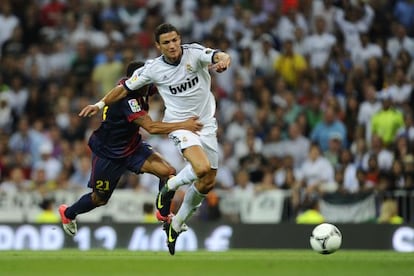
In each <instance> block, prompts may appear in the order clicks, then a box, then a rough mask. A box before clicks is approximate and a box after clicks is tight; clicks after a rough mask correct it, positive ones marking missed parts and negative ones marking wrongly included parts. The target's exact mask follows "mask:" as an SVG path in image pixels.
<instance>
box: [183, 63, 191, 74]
mask: <svg viewBox="0 0 414 276" xmlns="http://www.w3.org/2000/svg"><path fill="white" fill-rule="evenodd" d="M185 67H186V70H187V72H188V73H191V72H193V66H191V64H190V63H187V64H186V65H185Z"/></svg>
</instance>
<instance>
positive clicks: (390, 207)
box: [378, 199, 404, 224]
mask: <svg viewBox="0 0 414 276" xmlns="http://www.w3.org/2000/svg"><path fill="white" fill-rule="evenodd" d="M403 222H404V219H403V218H402V217H401V216H400V215H399V212H398V205H397V201H395V200H393V199H387V200H384V202H382V204H381V209H380V214H379V216H378V223H389V224H402V223H403Z"/></svg>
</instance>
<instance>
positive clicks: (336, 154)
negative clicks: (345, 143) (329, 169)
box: [323, 133, 342, 168]
mask: <svg viewBox="0 0 414 276" xmlns="http://www.w3.org/2000/svg"><path fill="white" fill-rule="evenodd" d="M341 150H342V137H341V135H339V134H337V133H333V134H331V136H330V137H329V142H328V149H327V150H326V151H324V152H323V156H324V157H325V158H326V159H327V160H328V161H329V163H331V165H332V166H333V167H334V168H335V167H337V166H338V164H339V158H340V153H341Z"/></svg>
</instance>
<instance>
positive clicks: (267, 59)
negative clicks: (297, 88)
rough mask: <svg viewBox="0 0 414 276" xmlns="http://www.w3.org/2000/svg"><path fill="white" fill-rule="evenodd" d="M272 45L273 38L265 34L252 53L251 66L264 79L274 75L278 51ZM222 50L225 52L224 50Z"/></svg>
mask: <svg viewBox="0 0 414 276" xmlns="http://www.w3.org/2000/svg"><path fill="white" fill-rule="evenodd" d="M273 45H274V39H273V37H272V36H271V35H270V34H267V33H265V34H262V35H261V36H260V47H259V48H258V49H254V51H253V66H254V67H255V69H256V72H258V74H261V75H264V76H266V77H272V76H273V75H274V73H275V69H274V67H273V64H274V63H275V61H276V59H277V58H278V57H279V55H280V53H279V51H277V50H276V49H275V48H274V46H273ZM222 50H223V49H222ZM224 50H225V51H226V52H227V50H226V49H224Z"/></svg>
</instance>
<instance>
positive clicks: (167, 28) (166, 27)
mask: <svg viewBox="0 0 414 276" xmlns="http://www.w3.org/2000/svg"><path fill="white" fill-rule="evenodd" d="M171 32H176V33H177V34H178V35H180V32H179V31H178V30H177V28H176V27H174V26H173V25H171V24H170V23H162V24H161V25H158V27H157V28H156V29H155V32H154V38H155V41H156V42H157V43H159V42H160V35H162V34H166V33H171Z"/></svg>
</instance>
